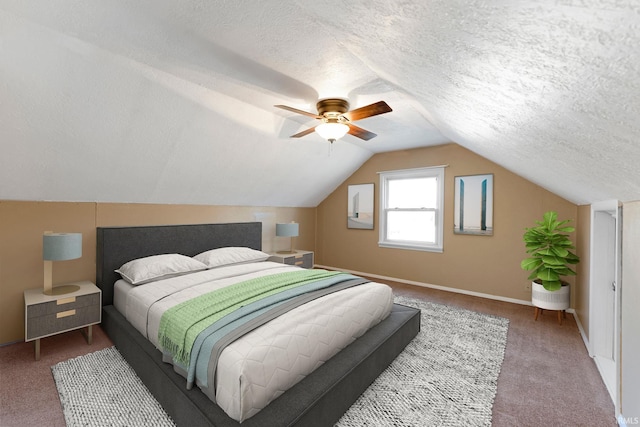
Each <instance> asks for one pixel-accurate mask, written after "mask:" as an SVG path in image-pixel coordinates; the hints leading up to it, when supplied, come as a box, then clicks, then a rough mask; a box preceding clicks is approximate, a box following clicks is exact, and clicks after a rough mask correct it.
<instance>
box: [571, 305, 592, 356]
mask: <svg viewBox="0 0 640 427" xmlns="http://www.w3.org/2000/svg"><path fill="white" fill-rule="evenodd" d="M573 318H574V319H575V320H576V325H578V330H579V331H580V336H581V337H582V342H583V343H584V346H585V347H586V349H587V353H588V354H589V357H591V358H592V359H593V353H591V345H590V344H589V338H587V334H586V332H585V331H584V327H583V326H582V322H581V321H580V317H578V313H576V312H575V310H574V311H573Z"/></svg>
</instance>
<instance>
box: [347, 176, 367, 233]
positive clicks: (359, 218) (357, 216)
mask: <svg viewBox="0 0 640 427" xmlns="http://www.w3.org/2000/svg"><path fill="white" fill-rule="evenodd" d="M347 228H360V229H363V230H373V184H356V185H350V186H349V189H348V195H347Z"/></svg>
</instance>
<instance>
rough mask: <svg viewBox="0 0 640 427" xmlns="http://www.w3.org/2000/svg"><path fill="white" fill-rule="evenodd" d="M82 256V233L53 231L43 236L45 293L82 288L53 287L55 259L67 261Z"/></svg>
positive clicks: (71, 286)
mask: <svg viewBox="0 0 640 427" xmlns="http://www.w3.org/2000/svg"><path fill="white" fill-rule="evenodd" d="M81 256H82V233H52V232H50V231H45V233H44V235H43V236H42V259H43V260H44V291H43V293H44V294H45V295H64V294H68V293H70V292H75V291H77V290H78V289H80V287H79V286H76V285H64V286H56V287H53V285H52V283H53V261H67V260H71V259H77V258H80V257H81Z"/></svg>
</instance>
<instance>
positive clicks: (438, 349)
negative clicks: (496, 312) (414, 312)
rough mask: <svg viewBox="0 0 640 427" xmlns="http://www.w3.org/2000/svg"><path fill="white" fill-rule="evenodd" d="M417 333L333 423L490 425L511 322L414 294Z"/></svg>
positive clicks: (349, 425) (409, 302) (349, 426)
mask: <svg viewBox="0 0 640 427" xmlns="http://www.w3.org/2000/svg"><path fill="white" fill-rule="evenodd" d="M395 302H396V303H399V304H404V305H407V306H412V307H417V308H419V309H420V333H418V335H417V336H416V337H415V338H414V339H413V341H411V342H410V343H409V344H408V345H407V347H406V348H405V349H404V351H403V352H402V353H400V355H399V356H398V357H397V358H396V359H395V360H394V361H393V363H392V364H391V365H390V366H389V367H388V368H387V369H386V370H385V371H384V372H383V373H382V374H380V376H379V377H378V378H377V379H376V380H375V381H374V382H373V384H372V385H371V386H370V387H369V388H368V389H367V390H366V391H365V392H364V393H363V394H362V396H360V398H359V399H358V400H357V401H356V402H355V403H354V404H353V405H352V406H351V408H349V411H347V413H346V414H344V416H343V417H342V418H341V419H340V421H339V422H338V424H337V425H338V426H340V427H355V426H364V425H366V426H379V427H386V426H491V417H492V408H493V401H494V399H495V396H496V391H497V383H498V375H499V374H500V368H501V367H502V361H503V360H504V350H505V348H506V344H507V330H508V328H509V320H508V319H505V318H502V317H497V316H490V315H486V314H481V313H476V312H474V311H469V310H462V309H459V308H455V307H449V306H446V305H441V304H434V303H430V302H426V301H422V300H418V299H413V298H406V297H397V298H396V299H395Z"/></svg>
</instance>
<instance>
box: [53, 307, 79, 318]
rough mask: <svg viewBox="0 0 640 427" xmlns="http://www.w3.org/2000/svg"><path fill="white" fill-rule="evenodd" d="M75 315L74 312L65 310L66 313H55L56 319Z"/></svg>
mask: <svg viewBox="0 0 640 427" xmlns="http://www.w3.org/2000/svg"><path fill="white" fill-rule="evenodd" d="M75 315H76V310H75V309H73V310H67V311H61V312H60V313H56V319H62V318H63V317H69V316H75Z"/></svg>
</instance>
